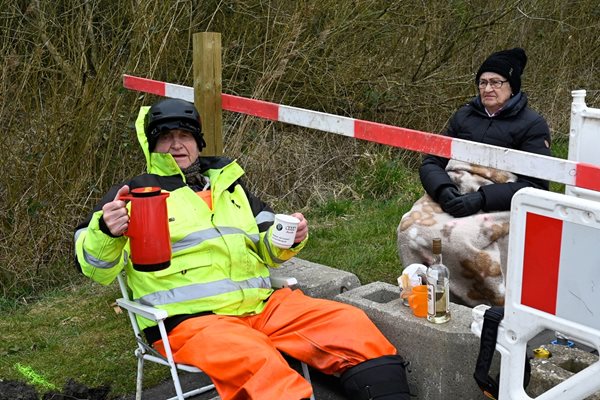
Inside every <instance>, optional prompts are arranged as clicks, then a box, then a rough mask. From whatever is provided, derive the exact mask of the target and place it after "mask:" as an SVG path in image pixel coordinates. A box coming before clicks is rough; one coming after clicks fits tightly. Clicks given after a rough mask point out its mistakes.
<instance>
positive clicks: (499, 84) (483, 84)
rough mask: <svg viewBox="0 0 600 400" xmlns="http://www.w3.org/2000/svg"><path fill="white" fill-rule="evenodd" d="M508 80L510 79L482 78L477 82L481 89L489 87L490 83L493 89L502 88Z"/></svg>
mask: <svg viewBox="0 0 600 400" xmlns="http://www.w3.org/2000/svg"><path fill="white" fill-rule="evenodd" d="M505 82H508V81H500V80H496V79H492V80H491V81H486V80H485V79H481V80H480V81H479V82H477V86H479V89H485V88H486V87H487V85H490V86H491V87H492V89H500V88H501V87H502V84H503V83H505Z"/></svg>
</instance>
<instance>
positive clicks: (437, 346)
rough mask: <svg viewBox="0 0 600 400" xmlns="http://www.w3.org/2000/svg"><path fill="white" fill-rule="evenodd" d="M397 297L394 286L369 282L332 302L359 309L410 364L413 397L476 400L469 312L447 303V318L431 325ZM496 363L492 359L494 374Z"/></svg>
mask: <svg viewBox="0 0 600 400" xmlns="http://www.w3.org/2000/svg"><path fill="white" fill-rule="evenodd" d="M399 295H400V292H399V289H398V287H397V286H395V285H391V284H389V283H383V282H374V283H370V284H367V285H364V286H360V287H358V288H355V289H352V290H349V291H346V292H344V293H341V294H339V295H338V296H336V297H335V300H338V301H341V302H344V303H348V304H352V305H354V306H356V307H358V308H361V309H362V310H364V311H365V312H366V313H367V315H368V316H369V317H370V318H371V320H372V321H373V322H374V323H375V324H376V325H377V326H378V327H379V329H380V330H381V331H382V332H383V334H384V335H385V336H386V337H387V338H388V339H389V340H390V342H392V344H394V345H395V346H396V348H397V349H398V352H399V353H400V354H401V355H402V356H403V357H405V358H406V360H407V361H409V362H410V367H409V368H410V370H411V373H410V374H409V383H410V385H411V390H412V391H413V394H414V395H416V398H417V399H420V400H421V399H429V400H438V399H439V400H442V399H443V400H448V399H463V400H468V399H473V400H481V398H482V397H483V394H482V392H481V391H480V390H479V388H478V387H477V384H476V383H475V380H474V379H473V372H474V370H475V362H476V360H477V355H478V353H479V338H478V337H477V336H476V335H474V334H473V333H471V331H470V325H471V319H472V318H471V309H470V308H468V307H464V306H461V305H458V304H454V303H451V305H450V312H451V315H452V317H451V320H450V321H449V322H447V323H444V324H433V323H430V322H428V321H427V320H426V319H425V318H417V317H415V316H414V315H413V314H412V311H411V309H410V308H409V307H406V306H404V305H403V304H402V302H401V300H400V297H399ZM498 359H499V356H498V357H495V358H494V361H495V362H496V366H495V368H494V369H495V370H496V371H497V370H498V367H497V364H498V363H497V361H498ZM492 376H494V375H492Z"/></svg>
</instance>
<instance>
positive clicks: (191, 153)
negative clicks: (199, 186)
mask: <svg viewBox="0 0 600 400" xmlns="http://www.w3.org/2000/svg"><path fill="white" fill-rule="evenodd" d="M154 152H156V153H169V154H171V155H172V156H173V158H174V159H175V162H176V163H177V165H178V166H179V168H181V169H184V168H187V167H189V166H190V165H192V164H193V163H194V161H196V160H197V159H198V156H199V154H200V151H199V150H198V144H197V143H196V139H194V136H193V135H192V134H191V133H190V132H188V131H184V130H182V129H171V130H170V131H167V132H164V133H161V134H160V136H159V137H158V140H157V142H156V147H155V148H154Z"/></svg>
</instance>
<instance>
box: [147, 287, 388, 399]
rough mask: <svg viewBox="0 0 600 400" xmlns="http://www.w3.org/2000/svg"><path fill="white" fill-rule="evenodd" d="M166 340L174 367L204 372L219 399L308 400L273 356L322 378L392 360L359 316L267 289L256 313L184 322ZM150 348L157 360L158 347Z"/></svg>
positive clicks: (299, 381)
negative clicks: (370, 362) (318, 373)
mask: <svg viewBox="0 0 600 400" xmlns="http://www.w3.org/2000/svg"><path fill="white" fill-rule="evenodd" d="M169 342H170V343H171V348H172V351H173V357H174V358H175V362H178V363H184V364H190V365H194V366H197V367H198V368H200V369H202V370H203V371H204V372H206V373H207V374H208V376H210V377H211V379H212V381H213V382H214V384H215V387H216V389H217V392H218V393H219V395H220V396H221V398H222V399H223V400H234V399H235V400H248V399H255V400H281V399H286V400H295V399H303V398H308V397H310V395H311V393H312V387H311V385H310V384H309V383H308V382H307V381H306V380H304V378H303V377H302V376H301V375H300V374H298V373H297V372H296V371H295V370H294V369H292V368H290V366H289V365H288V363H287V361H286V360H285V359H284V358H283V357H282V355H281V354H280V351H281V352H284V353H286V354H289V355H290V356H292V357H294V358H296V359H298V360H301V361H304V362H305V363H306V364H308V365H310V366H312V367H314V368H316V369H318V370H319V371H322V372H324V373H326V374H340V373H342V372H343V371H345V370H346V369H348V368H349V367H352V366H354V365H356V364H359V363H361V362H363V361H366V360H368V359H372V358H377V357H380V356H384V355H393V354H396V349H395V348H394V346H393V345H392V344H391V343H390V342H389V341H388V340H387V339H386V338H385V337H384V336H383V334H382V333H381V332H380V331H379V330H378V329H377V327H375V325H374V324H373V323H372V322H371V321H370V320H369V318H368V317H367V315H366V314H365V313H364V312H363V311H362V310H360V309H358V308H356V307H352V306H350V305H347V304H343V303H338V302H335V301H331V300H323V299H315V298H312V297H309V296H306V295H304V294H303V293H302V292H301V291H300V290H294V291H292V290H290V289H288V288H284V289H280V290H277V291H275V292H274V293H273V294H272V295H271V297H270V298H269V300H268V301H267V305H266V307H265V309H264V310H263V312H262V313H260V314H258V315H250V316H244V317H235V316H223V315H206V316H201V317H195V318H190V319H187V320H185V321H183V322H181V323H180V324H179V325H177V326H176V327H175V328H174V329H173V330H172V331H171V332H170V333H169ZM154 345H155V347H156V348H157V349H158V350H159V351H160V352H161V353H163V354H164V347H163V346H162V341H160V340H159V341H157V342H155V344H154Z"/></svg>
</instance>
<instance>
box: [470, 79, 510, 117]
mask: <svg viewBox="0 0 600 400" xmlns="http://www.w3.org/2000/svg"><path fill="white" fill-rule="evenodd" d="M498 82H502V86H501V87H499V88H494V83H495V84H498ZM483 83H487V85H485V86H484V85H483ZM478 87H479V96H480V97H481V102H482V103H483V105H484V106H485V108H486V109H487V110H488V111H489V112H490V113H495V112H497V111H498V110H500V109H501V108H502V107H504V105H505V104H506V102H507V101H508V100H509V99H510V97H511V95H512V89H511V87H510V83H508V80H506V78H504V77H503V76H502V75H499V74H497V73H495V72H484V73H483V74H481V76H480V77H479V85H478Z"/></svg>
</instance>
